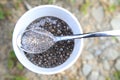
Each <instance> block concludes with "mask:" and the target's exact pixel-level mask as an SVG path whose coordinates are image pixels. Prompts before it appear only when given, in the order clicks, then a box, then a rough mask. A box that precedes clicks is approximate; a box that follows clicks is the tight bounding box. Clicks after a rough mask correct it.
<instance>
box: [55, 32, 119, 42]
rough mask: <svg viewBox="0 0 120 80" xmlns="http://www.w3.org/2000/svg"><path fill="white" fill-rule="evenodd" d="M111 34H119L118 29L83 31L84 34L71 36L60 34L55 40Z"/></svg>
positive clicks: (107, 35)
mask: <svg viewBox="0 0 120 80" xmlns="http://www.w3.org/2000/svg"><path fill="white" fill-rule="evenodd" d="M112 36H120V30H112V31H103V32H91V33H84V34H75V35H72V36H61V37H56V41H61V40H68V39H80V38H90V37H112Z"/></svg>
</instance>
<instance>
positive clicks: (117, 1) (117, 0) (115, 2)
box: [109, 0, 120, 5]
mask: <svg viewBox="0 0 120 80" xmlns="http://www.w3.org/2000/svg"><path fill="white" fill-rule="evenodd" d="M109 1H110V4H111V5H113V4H115V5H119V3H120V1H119V0H109Z"/></svg>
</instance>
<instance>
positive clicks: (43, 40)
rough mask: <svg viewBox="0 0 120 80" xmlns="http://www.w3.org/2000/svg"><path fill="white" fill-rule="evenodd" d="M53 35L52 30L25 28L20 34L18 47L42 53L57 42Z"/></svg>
mask: <svg viewBox="0 0 120 80" xmlns="http://www.w3.org/2000/svg"><path fill="white" fill-rule="evenodd" d="M53 37H54V36H53V35H52V34H51V33H50V32H48V31H46V30H44V29H43V28H39V29H29V30H25V31H24V32H23V35H20V36H18V38H17V43H18V47H19V48H21V49H22V50H23V51H25V52H28V53H32V54H35V53H42V52H44V51H46V50H48V49H49V48H50V47H51V46H52V45H54V44H55V43H54V40H53V39H54V38H53Z"/></svg>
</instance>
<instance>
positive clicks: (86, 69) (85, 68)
mask: <svg viewBox="0 0 120 80" xmlns="http://www.w3.org/2000/svg"><path fill="white" fill-rule="evenodd" d="M91 70H92V67H91V66H90V65H89V64H84V65H83V68H82V72H83V75H84V76H87V75H88V74H89V73H90V72H91Z"/></svg>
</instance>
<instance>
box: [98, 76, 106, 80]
mask: <svg viewBox="0 0 120 80" xmlns="http://www.w3.org/2000/svg"><path fill="white" fill-rule="evenodd" d="M98 80H106V79H105V77H104V76H102V75H101V76H99V77H98Z"/></svg>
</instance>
